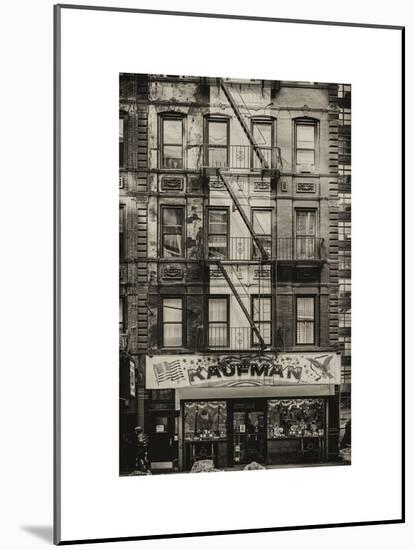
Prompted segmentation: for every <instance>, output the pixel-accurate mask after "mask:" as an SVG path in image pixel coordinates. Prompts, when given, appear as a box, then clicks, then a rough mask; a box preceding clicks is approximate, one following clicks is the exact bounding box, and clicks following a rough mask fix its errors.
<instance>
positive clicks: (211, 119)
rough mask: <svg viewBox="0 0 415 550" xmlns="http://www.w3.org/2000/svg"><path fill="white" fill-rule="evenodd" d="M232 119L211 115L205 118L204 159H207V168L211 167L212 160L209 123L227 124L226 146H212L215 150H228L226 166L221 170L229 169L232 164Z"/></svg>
mask: <svg viewBox="0 0 415 550" xmlns="http://www.w3.org/2000/svg"><path fill="white" fill-rule="evenodd" d="M229 121H230V119H229V117H227V116H223V115H214V114H209V115H208V116H206V117H205V124H204V139H203V143H204V157H205V166H208V167H211V165H210V159H209V156H210V155H209V151H210V147H211V146H210V142H209V123H210V122H220V123H223V124H226V145H216V146H214V145H213V146H212V147H213V148H214V149H226V165H225V166H221V167H220V168H229V167H230V166H229V164H230V122H229Z"/></svg>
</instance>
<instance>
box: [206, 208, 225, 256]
mask: <svg viewBox="0 0 415 550" xmlns="http://www.w3.org/2000/svg"><path fill="white" fill-rule="evenodd" d="M228 232H229V210H228V209H227V208H209V210H208V239H207V242H208V256H209V258H218V259H221V260H226V259H227V257H228V241H229V238H228Z"/></svg>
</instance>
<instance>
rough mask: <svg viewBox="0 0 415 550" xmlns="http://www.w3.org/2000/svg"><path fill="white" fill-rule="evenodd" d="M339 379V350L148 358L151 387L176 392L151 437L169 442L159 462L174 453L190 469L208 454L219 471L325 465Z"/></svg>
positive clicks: (179, 464) (184, 468)
mask: <svg viewBox="0 0 415 550" xmlns="http://www.w3.org/2000/svg"><path fill="white" fill-rule="evenodd" d="M338 384H339V356H338V355H337V354H335V353H332V352H330V353H320V354H315V353H314V354H313V353H303V354H298V353H291V354H288V353H287V354H281V355H278V356H275V355H258V356H252V355H250V356H248V355H246V356H243V355H242V356H196V355H195V356H191V355H183V356H154V357H148V358H147V365H146V387H147V389H153V390H156V391H157V390H158V391H160V390H161V389H162V388H169V389H170V390H175V391H174V393H173V392H172V393H171V395H172V399H173V398H174V404H173V403H172V404H171V406H170V410H169V411H168V412H167V411H166V412H165V413H164V420H163V422H161V421H160V423H159V424H156V425H155V426H154V430H152V431H154V434H150V439H151V438H153V440H156V439H157V438H158V436H160V435H161V434H163V435H164V441H165V447H164V451H163V450H161V449H159V451H161V452H159V453H158V455H157V460H155V458H156V457H154V463H159V462H161V461H162V460H161V459H162V458H163V456H164V457H165V458H167V457H169V462H171V464H173V462H174V463H175V464H176V465H177V469H178V470H180V471H188V470H190V469H191V467H192V465H193V464H194V462H195V461H197V460H201V459H211V460H213V462H214V464H215V466H216V468H219V469H222V468H232V467H238V466H242V465H244V464H247V463H249V462H252V461H256V462H259V463H262V464H267V465H278V464H303V463H318V462H326V461H327V460H329V454H330V452H329V451H330V446H331V447H333V446H337V441H336V440H335V439H334V438H333V434H334V432H335V428H336V424H337V426H338V407H339V404H338V392H337V391H336V386H338ZM173 396H174V397H173ZM159 439H160V438H159ZM172 455H175V456H174V457H173V458H172ZM150 458H151V460H152V461H153V458H152V457H150ZM155 465H157V464H155Z"/></svg>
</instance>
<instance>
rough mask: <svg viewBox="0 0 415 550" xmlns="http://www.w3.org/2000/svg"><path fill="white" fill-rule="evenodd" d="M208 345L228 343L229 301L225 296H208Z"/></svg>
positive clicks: (214, 346) (215, 346) (219, 345)
mask: <svg viewBox="0 0 415 550" xmlns="http://www.w3.org/2000/svg"><path fill="white" fill-rule="evenodd" d="M208 313H209V319H208V326H209V334H208V336H209V347H212V348H226V347H228V345H229V301H228V297H227V296H223V297H211V298H209V312H208Z"/></svg>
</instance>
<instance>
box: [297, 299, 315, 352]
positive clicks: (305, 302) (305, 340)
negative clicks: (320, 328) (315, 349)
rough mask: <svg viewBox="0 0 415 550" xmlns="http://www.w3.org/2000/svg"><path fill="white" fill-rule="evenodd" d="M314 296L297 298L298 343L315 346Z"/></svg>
mask: <svg viewBox="0 0 415 550" xmlns="http://www.w3.org/2000/svg"><path fill="white" fill-rule="evenodd" d="M314 302H315V300H314V296H297V307H296V335H297V336H296V343H297V344H314V333H315V330H314V325H315V320H314V309H315V308H314Z"/></svg>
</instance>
